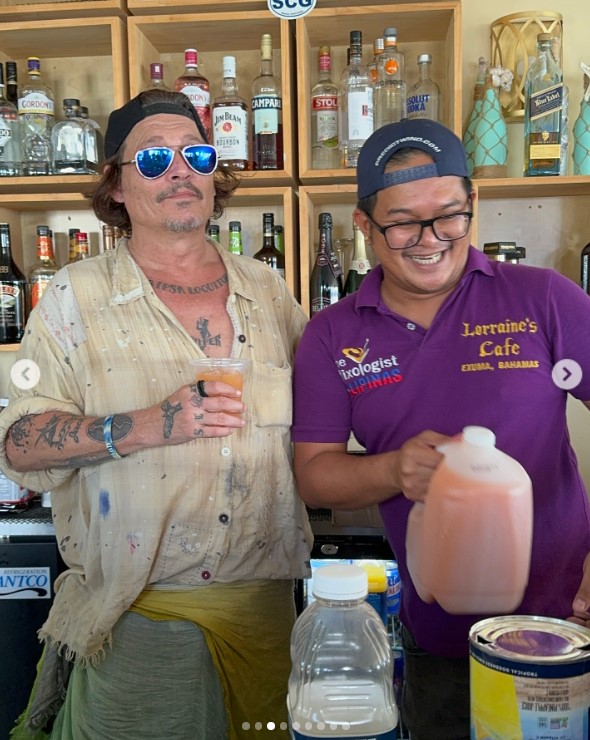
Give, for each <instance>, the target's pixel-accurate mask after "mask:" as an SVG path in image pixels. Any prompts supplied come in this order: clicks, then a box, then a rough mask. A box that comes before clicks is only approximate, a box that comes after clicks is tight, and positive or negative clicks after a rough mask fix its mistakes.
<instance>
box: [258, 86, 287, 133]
mask: <svg viewBox="0 0 590 740" xmlns="http://www.w3.org/2000/svg"><path fill="white" fill-rule="evenodd" d="M282 108H283V101H282V99H281V98H279V97H277V96H268V95H256V96H255V97H253V98H252V112H253V113H254V133H255V134H278V133H279V120H280V114H281V110H282Z"/></svg>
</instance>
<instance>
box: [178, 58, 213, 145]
mask: <svg viewBox="0 0 590 740" xmlns="http://www.w3.org/2000/svg"><path fill="white" fill-rule="evenodd" d="M174 92H181V93H184V94H185V95H186V96H187V97H188V98H189V99H190V101H191V103H192V104H193V107H194V109H195V110H196V111H197V115H198V116H199V118H200V119H201V123H202V124H203V128H204V129H205V133H206V134H207V141H211V93H210V86H209V80H208V79H207V78H206V77H204V76H203V75H202V74H201V73H200V72H199V64H198V55H197V50H196V49H185V52H184V74H182V75H181V76H180V77H178V78H177V79H176V81H175V83H174Z"/></svg>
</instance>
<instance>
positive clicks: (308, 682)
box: [287, 565, 398, 740]
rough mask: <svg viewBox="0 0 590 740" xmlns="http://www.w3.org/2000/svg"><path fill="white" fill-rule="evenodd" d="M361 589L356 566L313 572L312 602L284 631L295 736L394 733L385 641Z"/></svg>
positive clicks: (364, 582) (373, 737) (303, 739)
mask: <svg viewBox="0 0 590 740" xmlns="http://www.w3.org/2000/svg"><path fill="white" fill-rule="evenodd" d="M367 593H368V576H367V573H366V571H365V570H364V569H363V568H361V567H359V566H358V565H327V566H325V567H324V568H319V569H318V570H317V571H316V572H315V574H314V577H313V595H314V597H315V601H314V602H313V603H312V604H310V605H309V606H308V607H307V608H306V609H304V611H303V613H302V614H301V615H300V616H299V618H298V619H297V621H296V623H295V626H294V627H293V633H292V635H291V660H292V669H291V675H290V676H289V687H288V699H287V704H288V708H289V720H290V724H291V733H292V737H293V738H294V739H295V740H312V738H330V740H336V739H338V740H340V739H341V738H348V740H352V739H353V738H354V740H394V739H395V738H397V737H398V711H397V706H396V703H395V699H394V694H393V664H392V656H391V644H390V641H389V638H388V636H387V631H386V629H385V626H384V624H383V622H382V621H381V619H380V618H379V615H378V614H377V612H376V611H375V609H373V607H372V606H370V605H369V604H368V603H367V602H366V601H365V599H366V597H367Z"/></svg>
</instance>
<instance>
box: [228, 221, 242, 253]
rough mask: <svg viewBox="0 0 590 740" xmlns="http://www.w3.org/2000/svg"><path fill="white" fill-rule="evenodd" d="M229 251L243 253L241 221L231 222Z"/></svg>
mask: <svg viewBox="0 0 590 740" xmlns="http://www.w3.org/2000/svg"><path fill="white" fill-rule="evenodd" d="M228 251H229V252H230V253H231V254H242V224H241V223H240V221H230V222H229V244H228Z"/></svg>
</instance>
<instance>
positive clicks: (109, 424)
mask: <svg viewBox="0 0 590 740" xmlns="http://www.w3.org/2000/svg"><path fill="white" fill-rule="evenodd" d="M113 416H114V415H113V414H111V415H110V416H106V417H105V420H104V421H103V423H102V437H103V440H104V444H105V447H106V448H107V451H108V453H109V455H110V456H111V457H112V458H113V460H121V459H122V458H124V457H127V455H120V454H119V453H118V452H117V448H116V447H115V445H114V443H113Z"/></svg>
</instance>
